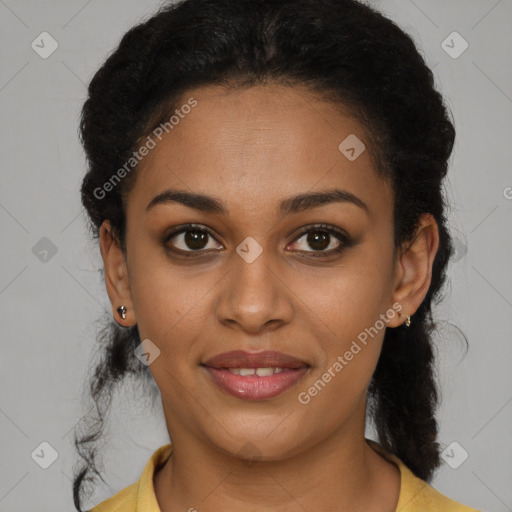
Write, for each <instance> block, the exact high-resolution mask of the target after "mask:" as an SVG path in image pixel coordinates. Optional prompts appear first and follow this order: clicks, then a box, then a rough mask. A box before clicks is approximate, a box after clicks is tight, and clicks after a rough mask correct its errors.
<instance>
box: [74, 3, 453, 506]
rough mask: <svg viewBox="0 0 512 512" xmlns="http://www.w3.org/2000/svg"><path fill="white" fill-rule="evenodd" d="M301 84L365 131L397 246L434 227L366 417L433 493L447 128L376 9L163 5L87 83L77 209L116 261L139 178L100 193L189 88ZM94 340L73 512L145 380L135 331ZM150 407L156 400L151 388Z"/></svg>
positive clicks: (435, 96) (426, 81) (403, 38)
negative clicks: (125, 389) (103, 235)
mask: <svg viewBox="0 0 512 512" xmlns="http://www.w3.org/2000/svg"><path fill="white" fill-rule="evenodd" d="M265 83H278V84H284V85H287V86H292V87H293V86H294V85H303V86H306V87H307V88H308V90H309V91H311V93H312V94H315V95H317V96H318V97H321V98H322V99H324V100H327V101H329V102H331V103H332V105H333V108H336V106H339V107H342V108H344V109H349V111H350V112H351V113H352V115H354V116H355V117H356V118H357V119H358V120H360V121H361V122H362V123H363V126H364V127H365V128H366V130H367V132H368V134H369V140H370V141H371V151H372V157H373V158H374V161H375V167H376V171H377V172H378V173H379V175H380V176H383V177H385V178H387V179H388V180H390V183H391V184H392V187H393V190H394V197H395V204H394V247H395V251H396V250H397V249H398V248H400V247H401V246H402V243H403V242H405V241H408V240H410V239H411V237H412V236H413V235H414V233H415V231H416V229H417V227H418V226H419V220H420V216H421V215H422V214H424V213H430V214H431V215H432V216H433V217H434V218H435V220H436V222H437V224H438V230H439V237H440V241H439V242H440V243H439V249H438V251H437V253H436V256H435V260H434V262H433V269H432V277H431V284H430V288H429V290H428V293H427V294H426V296H425V298H424V300H423V302H422V303H421V305H420V307H419V308H418V310H417V311H416V313H415V315H414V319H413V322H412V324H411V326H410V327H409V328H404V327H402V326H400V327H398V328H394V329H387V330H386V332H385V337H384V341H383V346H382V352H381V355H380V359H379V361H378V364H377V367H376V370H375V372H374V374H373V376H372V379H371V382H370V385H369V387H368V413H369V417H370V419H371V421H372V422H373V423H374V426H375V429H376V433H377V435H378V440H379V442H380V443H381V444H382V445H383V447H384V448H386V449H387V450H389V451H390V452H392V453H394V454H396V455H397V456H398V457H399V458H400V459H402V461H403V462H404V463H405V464H406V465H407V466H408V467H409V468H410V469H411V470H412V472H413V473H414V474H416V475H417V476H418V477H420V478H422V479H424V480H425V481H427V482H430V481H431V479H432V477H433V474H434V471H435V470H436V468H437V467H438V466H439V465H440V445H439V443H438V442H437V434H438V424H437V421H436V416H435V415H436V408H437V406H438V403H439V398H440V397H439V390H438V387H437V382H436V376H435V352H434V346H433V334H434V329H435V327H436V324H435V323H434V321H433V318H432V310H431V307H432V304H433V302H435V303H436V304H437V303H438V302H439V301H440V300H441V296H440V291H441V289H442V286H443V284H444V282H445V280H446V267H447V264H448V261H449V259H450V257H451V256H452V255H453V253H454V248H453V245H452V238H451V236H450V234H449V231H448V227H447V218H446V211H445V210H446V204H445V199H444V194H443V190H442V185H443V179H444V178H445V175H446V173H447V169H448V159H449V157H450V154H451V152H452V148H453V144H454V139H455V129H454V126H453V124H452V122H451V120H450V117H451V116H449V115H448V109H447V108H446V106H445V104H444V101H443V98H442V96H441V94H440V93H439V92H438V91H437V90H436V88H435V85H434V78H433V74H432V71H431V70H430V69H429V68H428V66H427V65H426V63H425V61H424V59H423V57H422V56H421V55H420V53H419V51H418V50H417V48H416V46H415V44H414V42H413V39H412V38H411V37H410V36H409V35H408V34H406V33H405V32H404V31H403V30H402V29H400V28H399V27H398V26H397V25H396V24H395V23H394V22H393V21H391V20H389V19H388V18H386V17H385V16H383V15H382V14H381V13H379V12H378V11H377V10H375V9H374V8H373V7H371V6H369V5H367V4H364V3H362V2H360V1H356V0H184V1H181V2H179V3H176V4H164V5H162V6H161V7H160V9H159V10H158V12H157V13H156V14H155V15H153V16H151V17H149V18H148V19H147V20H145V21H143V22H142V23H140V24H138V25H136V26H134V27H133V28H131V29H130V30H129V31H128V32H127V33H126V34H125V35H124V37H123V38H122V40H121V42H120V44H119V46H118V47H117V49H116V50H115V51H114V52H113V53H112V54H111V55H110V56H109V57H108V58H107V59H106V61H105V63H104V64H103V65H102V67H101V68H100V69H99V71H98V72H97V73H96V74H95V75H94V77H93V79H92V81H91V83H90V85H89V88H88V97H87V100H86V102H85V104H84V106H83V110H82V115H81V121H80V137H81V141H82V144H83V146H84V149H85V152H86V156H87V160H88V171H87V173H86V175H85V177H84V179H83V182H82V187H81V199H82V203H83V205H84V207H85V209H86V210H87V214H88V216H89V228H90V230H91V234H92V237H93V238H94V239H98V238H99V228H100V226H101V224H102V222H103V221H104V220H105V219H108V220H109V221H110V223H111V226H112V230H113V233H114V236H115V237H116V239H117V241H118V243H119V246H120V247H121V248H122V250H123V251H124V252H125V251H126V246H125V228H126V216H125V211H126V210H125V208H126V203H125V199H126V194H127V193H128V192H129V190H130V189H131V187H132V186H133V183H134V179H135V176H136V168H135V169H134V170H133V172H131V173H130V174H129V175H127V176H126V177H125V178H124V179H123V180H122V181H121V182H120V183H119V185H118V186H116V187H113V188H112V189H111V190H110V191H109V192H108V195H107V197H106V199H103V198H99V197H98V193H97V190H98V189H99V188H101V187H102V186H103V185H104V184H105V182H107V181H108V180H109V179H110V178H111V177H112V175H113V174H114V173H115V171H116V170H117V169H119V168H120V167H121V166H122V165H123V163H125V162H126V161H127V159H128V158H129V157H130V155H131V154H132V153H133V151H134V150H135V149H136V148H137V146H138V144H139V143H140V141H141V140H142V139H143V138H144V137H146V136H147V135H148V134H150V133H151V132H152V130H154V129H155V127H157V126H158V125H159V124H160V123H161V122H162V121H163V120H164V119H168V118H169V116H170V114H171V113H172V112H173V111H174V110H175V109H176V108H177V107H179V105H180V101H181V98H182V97H184V95H185V94H186V93H187V91H190V90H192V88H194V87H198V86H202V85H224V86H226V87H233V88H241V87H251V86H253V85H261V84H265ZM105 320H106V322H105V326H104V327H103V329H102V330H101V331H100V332H99V334H98V338H97V342H98V344H99V347H98V353H99V354H100V358H99V361H97V362H96V363H95V366H94V368H93V371H92V372H91V373H92V375H91V380H90V382H89V385H90V388H89V390H88V391H89V394H88V396H89V398H92V401H93V405H94V406H95V407H96V410H97V413H98V417H96V418H91V417H87V416H84V419H83V422H84V423H85V425H84V424H81V425H79V427H78V428H77V429H76V431H75V437H74V444H75V447H76V449H77V451H78V453H79V455H80V457H81V458H82V459H83V461H81V466H80V467H78V469H76V470H75V473H74V480H73V499H74V503H75V506H76V508H77V510H78V511H80V512H81V508H80V504H81V501H82V498H83V488H82V486H83V485H84V484H85V483H88V484H93V483H94V481H95V476H94V475H96V476H99V477H100V478H101V479H102V480H103V478H102V477H101V472H99V471H98V470H97V468H96V460H95V459H96V454H97V448H95V444H96V442H97V441H98V440H99V439H100V437H101V434H102V432H103V430H104V427H105V423H104V422H105V417H106V414H107V413H108V410H109V407H110V404H111V399H112V393H113V391H114V390H115V389H116V386H117V385H118V384H120V383H121V382H122V381H123V380H125V377H127V376H128V375H130V376H132V377H135V381H136V382H137V381H139V382H141V381H142V382H143V383H144V384H147V383H149V382H151V379H152V377H151V375H150V372H149V370H148V367H147V366H145V365H143V364H140V362H139V361H138V359H137V358H136V357H135V355H134V348H135V347H136V346H137V345H138V344H139V343H140V341H141V340H140V337H139V333H138V330H137V326H136V325H135V326H133V327H130V328H123V327H120V326H119V325H118V324H117V323H116V322H115V321H114V320H113V319H112V318H111V317H110V316H109V317H108V318H106V319H105ZM148 390H149V391H148V394H149V395H150V396H151V397H152V398H153V399H154V398H155V397H156V395H157V393H158V391H157V390H155V388H154V386H153V387H151V386H149V387H148Z"/></svg>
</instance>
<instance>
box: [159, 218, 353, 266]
mask: <svg viewBox="0 0 512 512" xmlns="http://www.w3.org/2000/svg"><path fill="white" fill-rule="evenodd" d="M187 231H202V232H205V233H207V234H208V235H209V236H210V237H211V238H213V239H214V240H216V238H215V236H214V235H213V233H212V232H211V231H210V229H208V228H207V227H205V226H203V225H201V224H186V225H185V226H181V227H179V228H177V229H175V230H173V231H172V232H170V233H168V234H167V235H165V236H164V238H163V240H162V245H163V246H164V248H165V249H166V250H168V251H170V252H173V253H178V254H180V255H183V256H184V257H187V258H189V257H190V258H193V257H197V256H194V255H196V254H197V255H199V256H202V254H201V253H204V252H205V251H209V250H205V249H198V250H189V251H184V250H182V249H175V248H171V247H169V245H168V242H169V241H170V240H172V239H173V238H174V237H176V236H177V235H180V234H182V233H186V232H187ZM310 232H322V233H328V234H329V235H332V236H334V237H335V238H336V239H337V240H338V241H339V242H340V245H339V246H338V247H337V248H336V249H331V250H330V251H302V252H303V253H307V254H310V253H311V256H313V257H314V258H319V257H320V258H322V257H328V256H332V255H333V254H341V253H342V252H343V251H344V250H345V249H348V248H349V247H351V246H352V245H354V241H353V239H352V238H351V237H350V236H349V235H348V234H346V232H345V231H343V230H341V229H339V228H336V227H334V226H331V225H329V224H315V225H313V226H310V227H308V228H307V229H306V230H304V231H302V232H301V233H299V234H298V235H297V236H296V237H295V238H294V241H293V242H295V241H297V240H300V239H301V238H302V237H303V236H304V235H307V234H308V233H310Z"/></svg>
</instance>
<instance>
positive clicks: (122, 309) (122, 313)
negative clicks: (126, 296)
mask: <svg viewBox="0 0 512 512" xmlns="http://www.w3.org/2000/svg"><path fill="white" fill-rule="evenodd" d="M117 312H118V313H119V316H120V317H121V318H122V319H123V320H125V319H126V307H125V306H119V307H118V308H117Z"/></svg>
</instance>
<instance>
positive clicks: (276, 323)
mask: <svg viewBox="0 0 512 512" xmlns="http://www.w3.org/2000/svg"><path fill="white" fill-rule="evenodd" d="M81 135H82V141H83V144H84V148H85V151H86V154H87V158H88V161H89V170H88V172H87V175H86V176H85V178H84V181H83V184H82V201H83V204H84V206H85V208H86V209H87V212H88V214H89V217H90V220H91V229H92V232H93V235H94V236H95V237H96V238H98V242H99V245H100V248H101V255H102V258H103V264H104V277H105V285H106V289H107V292H108V295H109V298H110V301H111V304H112V313H113V315H114V319H115V322H116V323H112V324H111V326H110V327H109V328H108V329H106V330H104V331H103V332H102V336H101V337H100V339H101V342H102V344H103V345H104V348H103V350H104V354H105V357H104V358H103V360H102V361H101V363H100V364H99V365H98V367H97V368H96V371H95V375H94V380H93V382H92V387H91V389H92V397H93V398H94V400H95V401H96V403H97V405H98V410H99V412H100V423H99V426H98V423H96V424H94V425H93V426H92V430H90V431H88V432H86V433H84V434H83V435H82V436H81V437H80V436H76V441H75V444H76V446H77V448H78V450H79V452H80V454H81V456H82V457H83V458H84V460H85V465H84V466H83V467H82V468H80V470H79V471H77V473H76V475H75V480H74V486H73V490H74V499H75V505H76V507H77V510H81V498H82V496H81V495H82V485H83V484H84V483H85V482H87V481H89V482H91V481H92V479H91V477H90V476H89V475H90V473H93V472H96V473H97V474H99V473H98V472H97V470H96V467H95V464H94V463H95V457H94V455H95V452H94V449H92V448H91V447H90V446H89V444H90V443H91V442H93V441H95V440H96V439H97V438H98V436H99V435H100V434H101V430H102V426H103V424H102V421H103V417H104V415H105V414H106V411H107V408H108V405H109V402H110V396H111V393H112V391H113V389H114V386H115V384H117V383H118V382H120V381H121V380H122V379H123V378H124V377H125V376H126V375H128V374H135V375H136V376H140V377H141V378H142V379H146V380H142V382H150V381H151V380H152V379H154V382H155V383H156V385H157V387H158V390H159V392H160V396H161V401H162V406H163V411H164V415H165V420H166V427H167V430H168V433H169V438H170V440H171V443H169V444H166V445H164V446H162V447H160V448H159V449H158V450H157V451H155V452H154V454H153V456H152V457H151V458H150V460H149V461H148V463H147V465H146V467H145V469H144V471H143V473H142V475H141V478H140V480H139V481H138V482H137V483H135V484H133V485H131V486H129V487H127V488H125V489H123V490H122V491H120V492H119V493H117V494H116V495H115V496H113V497H112V498H110V499H108V500H105V501H104V502H102V503H101V504H99V505H98V506H96V507H94V508H93V511H94V512H99V511H101V512H109V511H114V510H116V511H123V512H124V511H135V510H137V511H142V510H144V511H149V512H157V511H162V512H170V511H177V510H188V511H194V510H198V511H201V512H203V511H204V512H207V511H219V510H223V511H232V510H240V509H241V508H243V509H244V510H250V511H254V512H256V511H267V510H272V511H282V512H289V511H290V512H291V511H296V510H308V511H338V510H365V511H370V512H373V511H375V512H377V511H379V512H391V511H395V510H400V511H420V510H421V511H422V512H424V511H429V510H431V511H434V510H436V511H438V510H443V511H471V510H473V511H474V510H475V509H472V508H470V507H467V506H465V505H462V504H459V503H456V502H455V501H453V500H451V499H449V498H448V497H446V496H443V495H442V494H441V493H439V492H438V491H436V490H435V489H434V488H433V487H431V485H430V484H429V482H430V481H431V480H432V477H433V475H434V472H435V470H436V469H437V468H438V467H439V466H440V464H441V459H440V451H441V447H440V445H439V443H438V441H437V433H438V426H437V421H436V417H435V412H436V407H437V399H438V391H437V384H436V382H435V378H434V370H435V361H434V356H433V348H432V346H433V342H434V340H433V337H432V332H433V327H434V325H435V324H434V320H433V318H432V314H431V304H432V301H434V300H436V299H438V298H439V295H440V292H441V288H442V285H443V283H444V280H445V273H446V266H447V263H448V261H449V258H450V256H451V255H452V253H453V248H452V242H451V238H450V235H449V233H448V230H447V226H446V218H445V200H444V197H443V193H442V185H443V179H444V177H445V175H446V173H447V168H448V165H447V160H448V158H449V156H450V154H451V150H452V147H453V143H454V137H455V131H454V127H453V125H452V123H451V122H450V120H449V117H448V113H447V110H446V108H445V106H444V102H443V99H442V97H441V96H440V94H439V93H438V92H437V91H436V90H435V88H434V85H433V76H432V73H431V71H430V70H429V69H428V67H427V66H426V64H425V62H424V60H423V59H422V57H421V56H420V55H419V53H418V51H417V49H416V47H415V45H414V43H413V41H412V39H411V38H410V37H409V36H408V35H406V34H405V33H404V32H403V31H402V30H401V29H399V28H398V27H397V26H396V25H395V24H394V23H393V22H392V21H390V20H388V19H387V18H385V17H383V16H382V15H381V14H380V13H378V12H377V11H375V10H373V9H372V8H370V7H368V6H366V5H364V4H362V3H359V2H357V1H355V0H186V1H184V2H181V3H179V4H177V5H168V6H164V7H162V8H161V10H160V11H159V12H158V13H157V14H156V15H154V16H153V17H151V18H150V19H148V20H147V21H146V22H144V23H142V24H140V25H138V26H136V27H134V28H132V29H131V30H130V31H129V32H128V33H127V34H126V35H125V36H124V37H123V39H122V41H121V43H120V45H119V47H118V48H117V49H116V51H115V52H114V53H113V54H112V55H111V56H110V57H109V58H108V59H107V61H106V62H105V64H104V65H103V66H102V68H101V69H100V70H99V71H98V72H97V74H96V75H95V76H94V78H93V80H92V82H91V84H90V87H89V96H88V99H87V101H86V103H85V105H84V108H83V112H82V120H81ZM367 416H368V420H369V421H372V422H373V424H374V426H375V431H376V433H377V436H378V442H376V441H372V440H369V439H367V438H366V437H365V427H366V419H367ZM100 476H101V475H100Z"/></svg>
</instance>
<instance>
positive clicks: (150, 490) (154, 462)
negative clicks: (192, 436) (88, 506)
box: [87, 443, 172, 512]
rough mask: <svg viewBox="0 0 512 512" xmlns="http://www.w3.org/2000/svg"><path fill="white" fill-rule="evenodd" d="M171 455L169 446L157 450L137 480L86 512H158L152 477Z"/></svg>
mask: <svg viewBox="0 0 512 512" xmlns="http://www.w3.org/2000/svg"><path fill="white" fill-rule="evenodd" d="M171 453H172V446H171V444H170V443H169V444H166V445H164V446H161V447H160V448H158V449H157V450H156V451H155V452H154V453H153V455H151V457H150V458H149V460H148V462H147V463H146V466H145V467H144V470H143V471H142V474H141V477H140V478H139V480H138V481H137V482H135V483H133V484H131V485H129V486H128V487H125V488H124V489H121V490H120V491H119V492H118V493H117V494H114V496H112V497H110V498H108V499H106V500H104V501H102V502H101V503H99V504H98V505H96V506H95V507H94V508H93V509H92V510H89V511H87V512H159V511H160V508H159V507H158V502H157V499H156V496H155V489H154V486H153V476H154V474H155V471H156V470H157V468H158V467H159V466H160V465H162V464H163V463H164V462H165V461H166V460H167V458H168V457H170V455H171Z"/></svg>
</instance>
